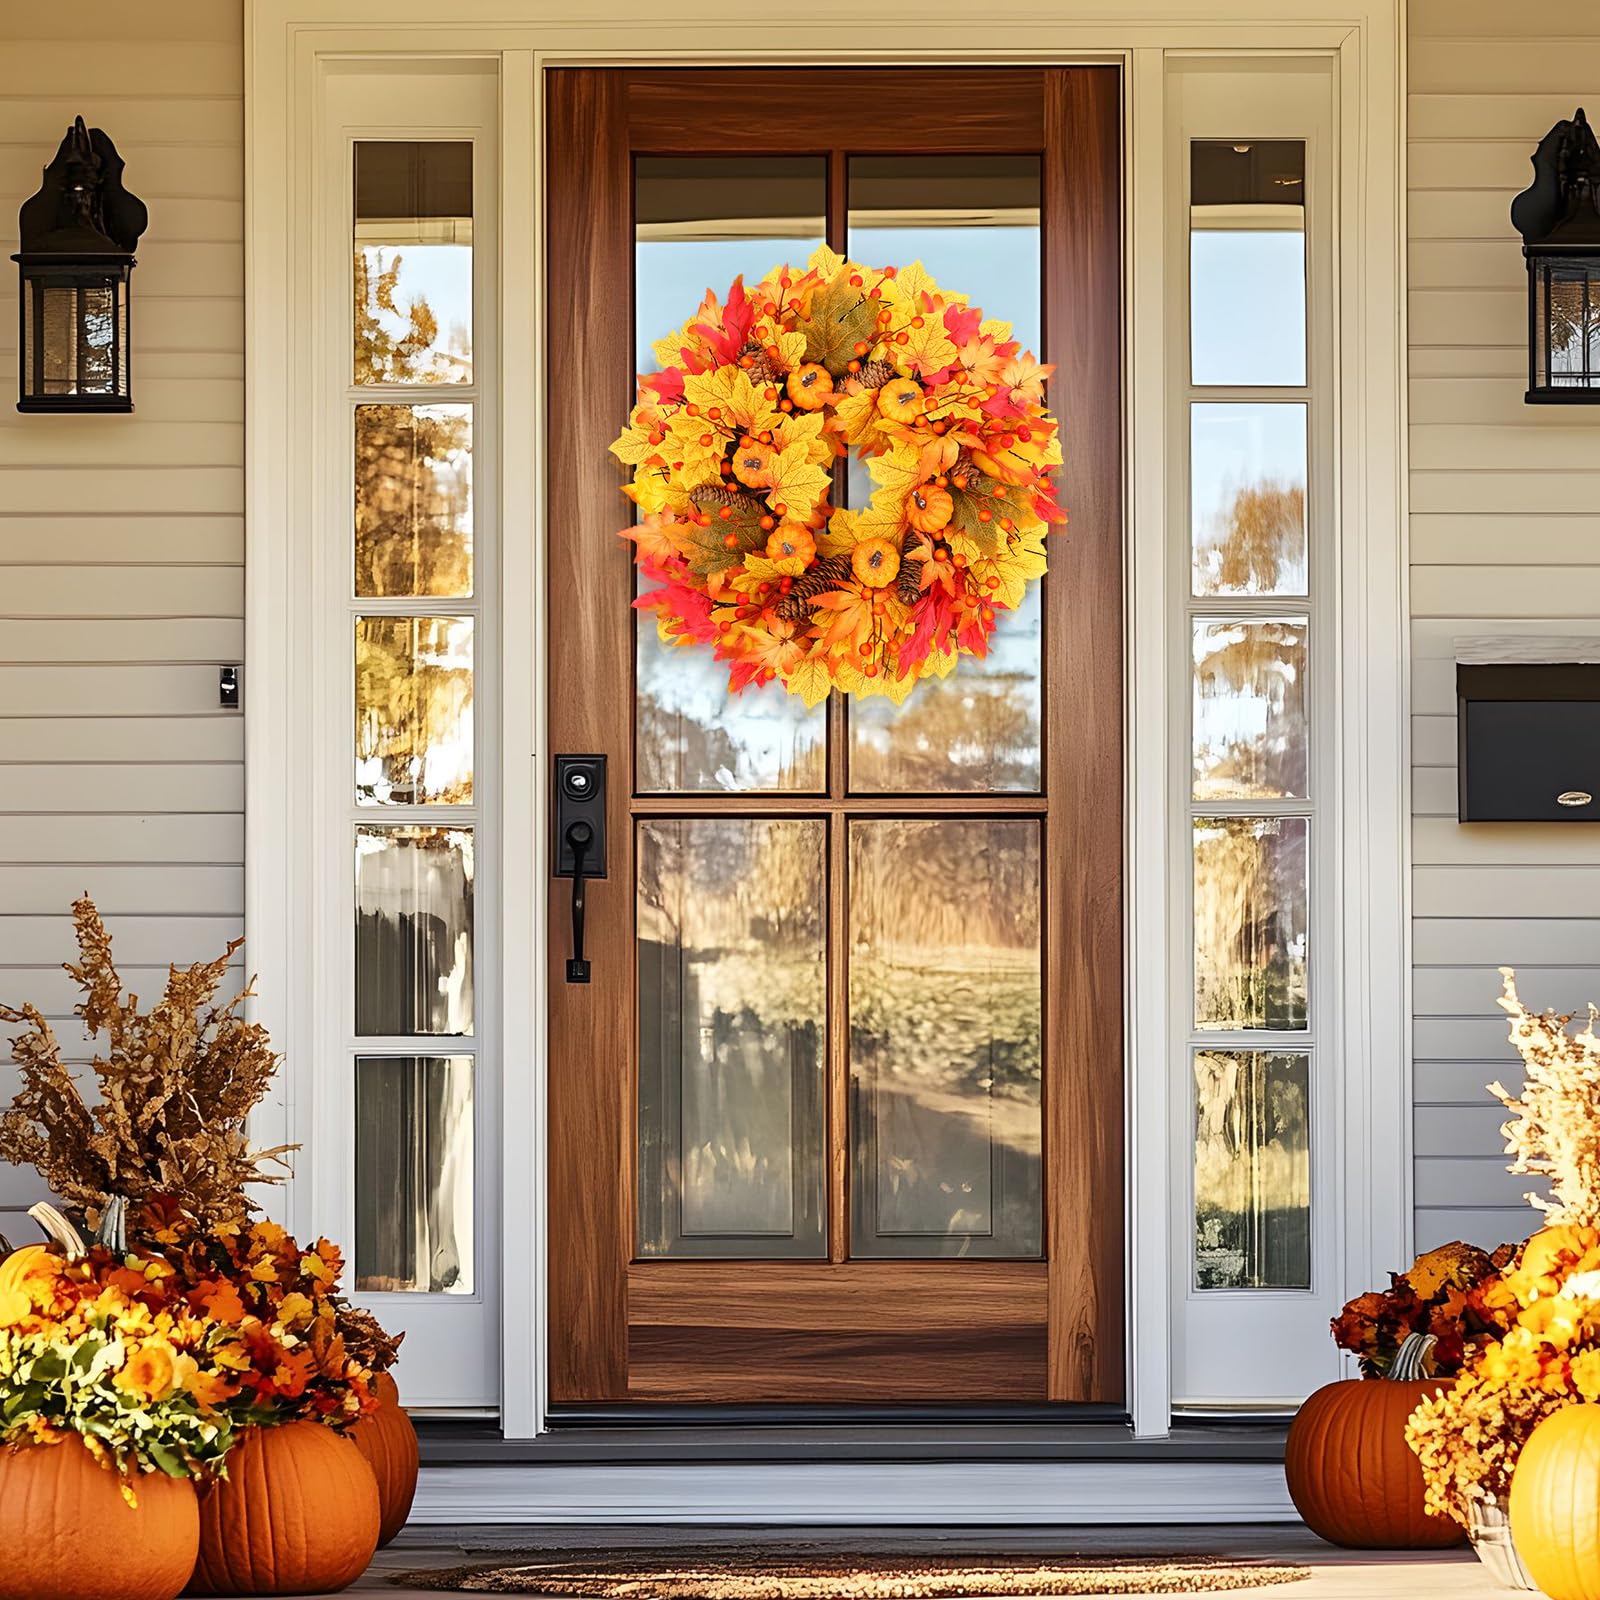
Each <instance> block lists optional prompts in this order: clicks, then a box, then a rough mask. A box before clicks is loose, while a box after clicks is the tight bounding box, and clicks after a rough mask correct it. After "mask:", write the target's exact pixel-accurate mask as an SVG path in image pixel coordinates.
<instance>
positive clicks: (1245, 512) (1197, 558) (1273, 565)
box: [1189, 403, 1308, 595]
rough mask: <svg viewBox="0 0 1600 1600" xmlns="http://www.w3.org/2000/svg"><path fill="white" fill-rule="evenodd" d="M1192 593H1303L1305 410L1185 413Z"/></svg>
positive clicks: (1248, 407) (1214, 407) (1246, 407)
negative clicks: (1192, 562) (1186, 420)
mask: <svg viewBox="0 0 1600 1600" xmlns="http://www.w3.org/2000/svg"><path fill="white" fill-rule="evenodd" d="M1189 434H1190V439H1189V449H1190V457H1189V470H1190V489H1189V513H1190V527H1191V532H1192V538H1193V545H1194V592H1195V593H1196V594H1197V595H1214V594H1294V595H1302V594H1305V593H1306V581H1307V576H1308V573H1307V568H1306V408H1305V407H1304V406H1303V405H1298V404H1274V403H1265V404H1260V405H1252V404H1239V405H1220V404H1209V403H1208V404H1205V405H1196V406H1193V407H1191V408H1190V428H1189Z"/></svg>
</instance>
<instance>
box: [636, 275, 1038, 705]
mask: <svg viewBox="0 0 1600 1600" xmlns="http://www.w3.org/2000/svg"><path fill="white" fill-rule="evenodd" d="M654 350H655V355H656V359H657V361H658V362H659V363H660V370H659V371H657V372H654V373H646V374H641V375H640V378H639V401H638V404H637V405H636V406H635V407H634V409H633V413H632V415H631V417H630V419H629V425H628V427H627V429H626V431H625V432H624V433H623V435H622V437H621V438H620V439H618V440H617V441H616V443H615V444H613V445H612V447H611V449H612V451H613V453H614V454H615V455H616V456H617V457H618V458H619V459H620V460H621V461H623V462H625V463H627V464H628V465H630V466H632V468H633V469H634V475H633V482H632V483H631V484H630V485H629V486H628V487H627V489H626V491H625V492H626V493H627V494H628V495H629V497H630V498H631V499H632V500H633V501H634V502H635V504H636V505H637V506H638V507H639V510H640V511H641V512H642V513H643V517H642V519H641V520H640V521H639V523H638V524H637V525H636V526H634V527H630V528H627V529H624V530H623V536H624V537H625V538H628V539H631V540H632V541H633V543H634V546H635V550H634V561H635V565H636V566H637V568H638V570H639V573H640V576H641V578H642V579H643V580H644V582H645V585H650V586H652V587H643V586H642V592H641V595H640V597H639V599H638V600H636V601H635V602H634V603H635V605H636V606H637V607H639V608H640V609H641V610H644V611H653V612H654V613H655V614H656V624H657V627H658V629H659V631H660V634H661V637H662V639H663V640H665V641H666V642H667V643H669V644H674V645H684V644H705V645H711V646H713V647H714V648H715V652H716V656H717V658H718V659H719V660H723V661H727V662H728V663H729V664H730V668H729V682H730V685H731V686H732V687H733V688H734V689H743V688H745V687H746V686H747V685H749V684H752V683H755V684H765V683H770V682H772V681H773V680H774V679H776V680H777V681H779V682H781V683H782V684H783V685H784V686H785V688H787V689H788V691H789V692H790V693H791V694H798V695H800V696H801V697H802V698H803V699H804V700H805V702H806V704H807V705H815V704H816V703H817V702H818V701H819V700H821V699H822V698H823V697H824V696H825V695H827V693H828V692H829V690H830V689H842V690H844V691H846V692H847V693H854V694H861V695H869V694H887V695H888V696H889V697H890V698H891V699H893V700H896V701H900V700H904V699H905V697H906V696H907V695H908V694H910V692H911V690H912V687H913V686H914V685H915V684H916V682H917V681H918V680H919V679H921V678H926V677H929V676H938V677H942V676H944V675H945V674H947V673H948V672H950V670H951V669H952V668H953V667H954V666H955V664H956V661H957V660H958V658H959V657H961V656H963V655H968V656H980V657H981V656H983V655H985V654H987V652H988V647H989V637H990V635H991V634H992V633H993V632H994V629H995V626H996V624H997V622H998V620H999V618H1000V616H1001V614H1002V613H1004V612H1006V611H1012V610H1015V609H1016V607H1017V605H1018V604H1019V603H1020V602H1021V600H1022V598H1023V596H1024V594H1025V593H1026V592H1027V588H1028V585H1029V583H1031V582H1032V581H1033V580H1035V579H1037V578H1039V577H1040V576H1041V575H1042V574H1043V573H1044V570H1045V553H1044V540H1045V534H1046V532H1047V531H1048V526H1049V524H1051V523H1058V522H1065V521H1066V516H1065V514H1064V513H1063V512H1062V510H1061V508H1060V507H1059V506H1058V505H1057V504H1056V501H1055V499H1054V497H1053V493H1052V489H1051V486H1050V482H1049V478H1048V473H1049V470H1050V468H1051V467H1053V466H1055V465H1057V464H1058V463H1059V462H1060V460H1061V444H1060V440H1059V438H1058V436H1057V431H1056V421H1055V418H1054V417H1052V416H1050V415H1049V413H1048V412H1047V411H1046V410H1045V409H1044V405H1043V393H1044V382H1045V379H1046V378H1047V377H1048V376H1049V375H1050V373H1051V371H1052V370H1053V369H1052V368H1050V367H1046V366H1041V365H1040V364H1039V363H1038V362H1037V361H1036V360H1035V359H1034V357H1033V356H1032V355H1031V354H1029V353H1027V352H1025V351H1023V350H1022V349H1021V347H1020V345H1019V344H1018V342H1017V341H1016V340H1015V339H1013V338H1012V337H1011V325H1010V324H1009V323H1006V322H994V321H986V320H984V316H983V313H982V312H981V311H980V310H978V309H977V307H975V306H970V305H968V303H967V299H966V296H965V295H961V294H955V293H952V292H951V291H949V290H947V289H940V288H939V286H938V285H937V284H936V283H935V282H934V280H933V279H932V277H930V276H929V274H928V273H927V272H926V271H924V269H923V267H922V264H921V263H920V262H913V263H911V265H909V266H906V267H902V268H898V269H897V268H895V267H883V268H877V269H875V268H870V267H864V266H860V265H858V264H857V263H855V262H853V261H847V260H845V259H844V258H843V257H841V256H839V255H837V254H835V253H834V252H833V251H832V250H829V249H826V248H824V249H820V250H818V251H817V252H816V253H815V254H814V255H813V256H812V257H811V259H810V261H809V262H808V263H807V267H806V270H805V271H804V272H797V271H795V270H793V269H792V268H790V267H787V266H784V267H778V268H775V269H774V270H773V271H772V272H769V273H768V274H767V276H766V277H764V278H763V279H762V280H761V282H760V283H758V284H757V285H756V286H755V287H754V288H753V289H747V288H746V287H745V285H744V282H743V280H742V279H735V280H734V283H733V287H732V288H731V289H730V290H729V292H728V297H727V299H726V301H725V302H719V301H718V299H717V297H716V296H715V294H713V293H711V292H710V291H707V294H706V298H705V301H704V303H703V304H702V305H701V307H700V309H699V310H698V311H697V312H696V313H695V314H694V316H692V317H691V318H690V319H689V321H688V322H687V323H685V324H684V326H683V327H682V328H681V329H679V331H678V332H677V333H675V334H673V335H671V336H670V337H669V338H666V339H662V340H660V341H659V342H658V343H657V344H656V345H655V346H654ZM851 450H854V451H855V452H857V454H858V455H859V456H860V457H862V458H863V459H864V460H865V461H866V463H867V466H868V469H869V471H870V472H871V475H872V479H873V482H874V484H875V485H876V487H875V489H874V491H873V494H872V498H871V500H870V502H869V503H868V504H867V505H866V506H865V507H862V508H860V509H853V510H842V509H841V510H835V509H834V508H833V506H832V505H831V504H830V503H829V498H828V497H829V492H830V490H831V488H832V486H833V478H832V467H833V463H834V461H835V460H836V459H838V458H840V457H844V456H847V455H848V454H849V453H850V451H851Z"/></svg>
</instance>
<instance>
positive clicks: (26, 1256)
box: [0, 1244, 57, 1294]
mask: <svg viewBox="0 0 1600 1600" xmlns="http://www.w3.org/2000/svg"><path fill="white" fill-rule="evenodd" d="M55 1259H57V1258H56V1257H55V1256H54V1254H53V1253H52V1252H51V1249H50V1246H49V1245H47V1244H25V1245H23V1247H22V1248H21V1249H20V1250H13V1251H12V1252H11V1254H10V1255H8V1256H7V1257H6V1258H5V1260H4V1261H0V1294H5V1293H6V1292H7V1291H8V1290H14V1289H21V1288H22V1286H23V1284H24V1283H26V1282H27V1280H28V1278H29V1277H30V1276H31V1275H32V1274H33V1273H34V1272H36V1271H38V1270H39V1269H40V1268H41V1267H43V1266H44V1265H45V1263H46V1262H49V1261H54V1260H55Z"/></svg>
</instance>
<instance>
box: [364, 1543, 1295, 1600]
mask: <svg viewBox="0 0 1600 1600" xmlns="http://www.w3.org/2000/svg"><path fill="white" fill-rule="evenodd" d="M1309 1575H1310V1574H1309V1572H1308V1570H1307V1569H1306V1568H1305V1567H1285V1566H1268V1565H1265V1564H1262V1563H1255V1562H1249V1561H1237V1562H1235V1561H1223V1560H1211V1559H1206V1558H1190V1557H1171V1558H1165V1557H1151V1558H1145V1557H1138V1558H1135V1557H1116V1556H1072V1555H1067V1556H1052V1557H1043V1556H1039V1555H989V1554H983V1555H971V1554H966V1555H948V1556H947V1555H916V1556H909V1555H899V1556H894V1555H888V1556H885V1555H861V1554H849V1553H839V1552H836V1551H821V1550H812V1551H807V1552H805V1553H804V1554H803V1555H802V1554H798V1553H792V1552H784V1551H775V1550H770V1549H769V1550H765V1551H763V1550H759V1549H744V1550H733V1549H726V1550H704V1549H700V1550H686V1549H678V1550H623V1551H608V1552H605V1553H602V1554H595V1553H586V1554H582V1555H578V1554H567V1555H560V1556H558V1555H555V1554H554V1553H550V1552H544V1553H541V1554H540V1555H539V1556H537V1558H532V1559H530V1558H527V1557H519V1558H517V1559H515V1560H514V1561H511V1562H509V1563H503V1564H501V1565H498V1566H493V1567H457V1568H454V1569H452V1570H450V1571H445V1572H441V1571H438V1570H437V1569H435V1570H434V1571H431V1572H408V1573H402V1574H399V1575H397V1576H396V1577H395V1578H394V1579H393V1580H392V1581H393V1582H394V1583H396V1584H399V1585H401V1586H404V1587H410V1588H417V1589H443V1590H448V1591H451V1592H453V1593H457V1594H533V1595H551V1596H574V1597H578V1600H969V1597H970V1600H979V1597H989V1596H995V1597H999V1596H1019V1597H1021V1596H1030V1595H1096V1594H1100V1595H1154V1594H1222V1593H1226V1592H1228V1591H1231V1590H1237V1589H1265V1588H1269V1587H1270V1586H1272V1585H1274V1584H1280V1583H1293V1582H1295V1581H1296V1580H1297V1579H1300V1578H1305V1577H1308V1576H1309Z"/></svg>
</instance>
